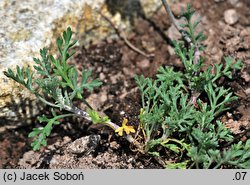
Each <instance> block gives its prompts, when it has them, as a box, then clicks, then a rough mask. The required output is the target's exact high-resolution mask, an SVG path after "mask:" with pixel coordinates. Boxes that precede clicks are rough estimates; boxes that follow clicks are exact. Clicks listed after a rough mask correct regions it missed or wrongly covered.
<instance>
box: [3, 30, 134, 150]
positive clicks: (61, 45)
mask: <svg viewBox="0 0 250 185" xmlns="http://www.w3.org/2000/svg"><path fill="white" fill-rule="evenodd" d="M71 38H72V31H71V28H67V30H66V31H64V32H63V34H62V37H58V39H57V42H56V43H57V48H58V51H59V56H58V58H55V57H54V56H53V55H50V54H48V52H47V50H46V49H45V48H44V49H41V50H40V56H41V59H38V58H34V59H33V60H34V62H35V65H34V71H33V72H31V68H30V67H26V68H20V67H19V66H17V67H16V73H14V72H13V70H12V69H10V68H9V69H8V70H7V71H5V72H4V74H5V75H6V76H7V77H9V78H12V79H13V80H15V81H16V82H18V83H20V84H22V85H23V86H24V87H26V88H27V89H28V90H29V91H30V92H31V93H33V94H34V95H35V96H36V97H37V98H38V99H39V100H41V101H42V102H43V103H45V104H46V105H47V106H49V107H50V108H51V112H52V117H51V118H48V117H47V116H46V115H42V116H39V117H38V120H39V121H40V122H41V123H46V126H44V127H40V128H34V129H33V131H32V132H31V133H30V134H29V137H34V138H35V139H34V141H33V142H32V144H31V146H32V147H33V149H34V150H39V149H40V147H41V145H43V146H46V145H47V140H46V138H47V137H48V136H49V135H50V134H51V131H52V129H53V127H54V125H58V124H60V120H61V119H62V118H65V117H71V116H80V117H83V118H85V119H87V120H90V121H92V123H93V124H104V125H107V126H109V127H111V128H112V129H114V130H115V131H116V130H117V132H119V135H123V131H125V132H126V133H127V135H126V136H125V137H126V138H127V139H128V140H129V141H132V140H133V139H132V138H131V136H130V135H129V133H130V132H134V129H133V128H130V127H131V126H130V127H129V128H130V129H129V130H126V129H125V128H126V125H125V124H123V125H122V127H119V126H118V125H117V124H115V123H112V122H111V120H110V119H109V118H108V117H107V116H104V117H101V116H100V114H99V113H98V112H97V111H95V110H94V109H93V108H92V107H91V105H90V104H89V103H88V102H87V101H86V99H85V98H84V96H83V92H84V91H86V90H88V91H92V90H93V89H94V88H96V87H99V86H100V85H101V84H102V82H101V81H100V80H99V79H93V80H91V71H90V70H83V71H82V73H81V75H79V74H78V71H77V70H76V68H75V67H74V66H73V65H70V64H69V62H68V60H69V59H70V58H71V57H72V56H73V55H74V52H73V51H71V50H72V48H73V46H74V45H75V44H76V42H77V41H76V40H74V41H71V40H72V39H71ZM34 75H36V79H35V78H34ZM37 75H40V76H39V78H37ZM75 100H81V101H82V102H83V103H85V104H86V105H87V107H88V110H86V111H84V110H81V109H80V108H78V107H76V106H75V105H74V101H75ZM56 110H59V111H56ZM63 110H64V112H65V111H66V113H64V112H63ZM58 112H59V115H58ZM127 127H128V126H127Z"/></svg>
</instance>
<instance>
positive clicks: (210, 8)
mask: <svg viewBox="0 0 250 185" xmlns="http://www.w3.org/2000/svg"><path fill="white" fill-rule="evenodd" d="M187 2H190V1H188V0H182V1H180V2H179V3H176V4H174V5H173V7H172V8H173V10H174V13H176V14H178V12H179V11H180V9H181V8H182V7H185V4H186V3H187ZM191 4H192V7H194V8H195V9H196V10H197V11H198V12H199V14H200V15H201V16H202V24H201V29H202V30H204V32H205V34H206V35H207V37H208V38H207V40H206V41H205V45H206V51H205V53H204V55H205V58H206V62H205V66H208V65H213V64H215V63H221V62H223V56H228V55H231V56H233V57H235V58H237V59H242V61H243V62H244V64H245V66H244V68H243V69H241V71H240V72H238V73H237V74H235V75H234V79H233V80H228V79H226V80H225V79H222V80H221V82H220V83H221V84H224V85H225V86H230V87H231V88H232V89H233V91H234V93H235V94H236V95H237V96H238V97H239V101H238V102H235V103H233V104H232V105H231V107H232V109H231V110H229V111H228V112H227V113H225V114H224V115H223V116H222V118H221V119H222V121H223V122H227V126H228V127H229V128H231V129H232V130H233V132H234V133H235V134H239V133H242V132H243V131H244V130H246V129H250V116H249V115H250V49H249V47H250V18H249V17H250V14H249V12H250V3H249V1H248V0H239V1H238V3H237V6H233V5H231V4H230V3H229V2H228V1H222V2H220V3H215V1H214V0H207V1H202V0H197V1H195V2H194V3H191ZM231 8H234V9H236V11H237V12H238V14H239V21H238V22H237V23H236V24H234V25H232V26H229V25H228V24H226V23H225V21H224V11H225V10H227V9H231ZM133 21H134V29H133V30H132V31H131V32H130V33H127V38H128V40H129V41H130V42H131V43H133V44H134V45H135V46H136V47H138V48H140V49H141V50H143V51H144V52H145V53H147V54H151V55H152V57H150V58H145V57H144V56H142V55H140V54H138V53H135V52H134V51H132V50H131V49H130V48H128V47H127V46H126V45H125V44H124V42H123V41H122V40H119V39H117V40H112V39H107V40H103V41H100V43H99V44H97V45H90V47H89V48H84V47H81V48H78V49H76V50H78V53H77V55H76V57H75V60H74V61H73V62H74V64H75V65H77V68H78V69H79V70H82V69H83V68H84V69H87V68H90V69H92V71H93V75H94V77H98V78H100V79H101V80H102V81H103V83H104V84H103V86H102V87H101V88H99V89H97V90H95V91H94V93H91V95H90V93H86V98H87V100H88V101H89V102H90V104H91V105H93V106H94V107H95V108H96V109H97V110H98V111H100V112H103V113H105V114H107V115H108V116H109V117H110V118H111V119H112V121H114V122H117V123H120V124H121V121H122V120H123V118H127V119H128V120H129V123H130V124H134V125H137V124H138V114H139V110H140V106H141V105H140V94H139V92H138V90H137V88H136V84H135V81H134V76H135V74H143V75H145V76H153V75H154V74H155V73H156V71H157V69H158V68H159V66H161V65H166V66H175V67H177V68H178V69H180V70H182V69H183V66H182V64H181V63H180V61H179V60H178V58H177V57H176V56H175V55H174V54H173V49H172V47H171V45H170V43H171V42H170V39H173V38H176V37H178V34H176V33H175V31H174V30H173V29H170V26H171V23H170V20H169V18H168V16H167V14H166V12H165V10H164V9H163V8H161V9H159V10H158V11H157V12H155V14H154V15H153V16H152V17H150V18H147V17H146V16H145V15H141V16H139V17H137V18H136V19H135V20H133ZM33 122H34V124H33V125H31V126H26V127H23V128H17V129H8V130H6V131H5V132H4V133H3V134H1V135H0V147H1V152H0V168H164V166H162V164H161V162H160V160H158V159H157V158H153V157H151V156H147V155H141V154H140V153H138V152H136V151H133V149H132V148H130V146H129V144H128V143H127V142H126V141H125V140H123V139H121V138H118V137H116V136H114V135H112V134H111V132H110V130H109V129H108V128H106V127H103V128H101V129H100V128H95V127H93V126H89V123H87V122H86V121H85V120H80V119H74V120H72V119H71V120H64V121H63V123H62V124H61V125H59V126H58V127H56V128H55V129H54V130H53V134H52V135H51V136H50V138H49V146H48V147H47V148H42V149H41V151H39V152H33V151H31V147H30V143H31V139H27V134H28V133H29V132H30V131H31V129H32V128H33V127H36V126H37V125H36V124H35V123H37V120H35V119H34V121H33ZM91 134H99V135H100V136H101V141H100V144H99V145H98V146H97V147H96V148H95V149H94V150H93V151H92V152H91V153H89V154H88V155H86V154H84V153H80V154H79V153H78V154H76V153H74V152H73V153H72V152H70V151H68V150H67V148H68V147H69V145H70V144H71V143H72V141H74V140H76V139H78V138H81V137H84V136H89V135H91ZM246 138H249V135H248V134H245V135H244V136H242V138H241V139H242V140H245V139H246Z"/></svg>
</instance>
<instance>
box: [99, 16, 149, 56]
mask: <svg viewBox="0 0 250 185" xmlns="http://www.w3.org/2000/svg"><path fill="white" fill-rule="evenodd" d="M98 13H99V14H100V15H101V16H102V17H103V18H104V19H105V20H106V21H107V22H108V23H109V24H110V25H111V27H112V28H113V29H114V30H115V33H116V34H117V35H118V37H119V38H120V39H122V40H123V41H124V43H125V44H126V45H127V46H128V47H129V48H130V49H132V50H133V51H134V52H136V53H139V54H140V55H142V56H144V57H146V58H149V57H151V56H152V55H149V54H146V53H145V52H143V51H142V50H140V49H139V48H137V47H136V46H134V45H133V44H132V43H131V42H130V41H129V40H128V39H127V37H126V34H125V33H124V32H123V31H121V30H119V28H117V26H116V25H115V24H114V23H113V22H112V21H111V20H110V18H108V17H107V16H106V15H104V14H103V13H102V12H100V11H99V12H98Z"/></svg>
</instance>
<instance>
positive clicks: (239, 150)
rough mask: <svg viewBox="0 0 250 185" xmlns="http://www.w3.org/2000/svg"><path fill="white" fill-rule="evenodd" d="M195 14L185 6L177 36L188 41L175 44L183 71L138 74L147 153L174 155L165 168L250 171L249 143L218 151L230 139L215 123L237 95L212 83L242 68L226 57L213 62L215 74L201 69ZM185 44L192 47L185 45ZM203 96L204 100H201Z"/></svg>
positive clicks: (183, 40)
mask: <svg viewBox="0 0 250 185" xmlns="http://www.w3.org/2000/svg"><path fill="white" fill-rule="evenodd" d="M194 13H195V11H194V10H191V8H190V6H187V10H186V12H184V13H183V14H182V17H183V18H184V20H185V21H186V23H184V24H183V25H181V27H182V30H181V32H182V33H184V34H183V35H184V37H187V38H189V39H186V38H183V39H182V40H181V41H175V42H174V45H175V52H176V54H177V56H179V57H180V59H181V61H182V63H183V66H184V71H183V72H177V71H175V70H174V69H173V67H161V68H160V69H159V70H158V73H157V74H156V78H155V80H153V79H151V78H145V77H143V76H136V82H137V84H138V87H139V89H140V92H141V97H142V108H143V111H141V114H140V116H139V118H140V122H141V124H142V128H143V129H144V132H145V135H146V139H145V150H146V151H147V152H148V153H150V154H152V155H156V156H160V155H161V154H160V151H158V150H157V147H158V146H162V147H163V148H165V150H167V151H170V152H172V153H173V154H178V155H177V156H178V157H177V159H176V162H172V163H168V164H167V166H166V167H167V168H220V167H222V166H223V165H229V166H230V167H238V168H250V163H249V161H250V154H249V143H250V142H249V140H248V141H247V142H246V143H242V142H238V143H237V144H234V145H232V146H231V147H230V148H227V149H224V150H223V151H220V147H222V144H223V143H227V142H231V141H232V140H233V135H232V133H231V132H230V130H229V129H227V128H225V126H224V125H223V124H222V123H221V122H220V121H219V120H218V119H217V118H218V115H219V114H221V113H223V112H224V111H225V110H228V109H229V107H227V104H228V103H230V102H232V101H233V100H236V99H237V97H235V96H234V95H233V93H232V92H231V90H230V89H225V88H224V87H223V86H218V85H217V83H216V82H217V80H218V79H219V78H220V77H227V78H232V73H233V71H234V70H238V69H240V68H241V66H242V64H241V62H240V61H237V62H235V63H233V61H234V60H233V58H231V57H225V58H224V60H225V64H224V65H223V64H215V72H214V73H213V72H212V66H210V67H208V68H207V69H206V70H205V71H202V70H201V67H202V65H203V62H204V58H202V57H201V56H200V54H201V51H202V50H203V49H204V47H203V46H202V41H203V40H204V39H205V36H204V34H203V33H202V32H200V33H198V34H196V28H197V26H198V25H199V22H198V21H194V23H193V22H192V16H193V15H194ZM187 40H189V41H190V43H186V41H187ZM193 92H195V93H196V94H198V96H197V95H196V97H195V95H194V94H193ZM201 93H202V96H204V97H205V99H207V100H208V101H207V102H203V101H202V100H201V99H200V98H199V95H200V94H201ZM192 98H194V99H192Z"/></svg>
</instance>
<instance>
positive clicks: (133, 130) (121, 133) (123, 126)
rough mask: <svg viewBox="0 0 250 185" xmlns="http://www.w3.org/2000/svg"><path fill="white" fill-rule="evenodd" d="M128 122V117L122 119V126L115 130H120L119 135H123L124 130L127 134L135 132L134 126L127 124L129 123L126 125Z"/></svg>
mask: <svg viewBox="0 0 250 185" xmlns="http://www.w3.org/2000/svg"><path fill="white" fill-rule="evenodd" d="M127 122H128V120H127V119H126V118H125V119H123V121H122V126H121V127H119V128H118V129H116V130H115V132H118V135H119V136H122V135H123V132H126V134H127V135H128V134H129V133H130V132H132V133H135V129H134V127H132V126H127V125H126V124H127Z"/></svg>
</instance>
